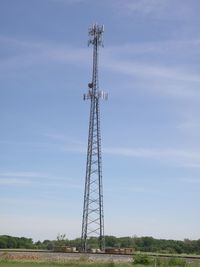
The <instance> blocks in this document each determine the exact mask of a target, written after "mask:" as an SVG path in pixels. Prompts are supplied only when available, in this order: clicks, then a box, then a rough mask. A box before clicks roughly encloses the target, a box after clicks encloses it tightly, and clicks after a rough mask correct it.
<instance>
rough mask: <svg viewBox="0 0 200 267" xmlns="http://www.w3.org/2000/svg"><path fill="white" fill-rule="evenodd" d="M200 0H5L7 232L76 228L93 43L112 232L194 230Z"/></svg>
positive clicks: (1, 74)
mask: <svg viewBox="0 0 200 267" xmlns="http://www.w3.org/2000/svg"><path fill="white" fill-rule="evenodd" d="M199 8H200V3H199V1H198V0H196V1H195V0H190V1H187V0H173V1H172V0H102V1H96V0H93V1H92V0H28V1H27V0H18V1H14V0H1V1H0V47H1V49H0V121H1V131H0V150H1V153H0V214H1V218H0V234H9V235H15V236H27V237H32V238H33V239H34V240H38V239H40V240H43V239H55V238H56V236H57V234H58V233H66V235H67V237H68V238H75V237H79V236H80V234H81V219H82V206H83V188H84V179H85V163H86V149H87V134H88V116H89V103H88V102H84V101H83V97H82V95H83V94H84V93H85V92H87V84H88V82H90V80H91V74H92V72H91V67H92V48H91V47H90V48H88V47H87V40H88V36H87V31H88V27H89V26H90V25H91V24H93V23H95V22H97V23H99V24H104V25H105V34H104V45H105V47H104V48H102V49H101V51H100V65H99V68H100V73H99V76H100V88H101V89H102V90H104V91H107V92H108V94H109V100H108V101H107V102H104V103H102V105H101V117H102V121H101V125H102V151H103V184H104V205H105V210H104V212H105V233H106V234H107V235H116V236H134V235H137V236H144V235H148V236H154V237H157V238H166V239H171V238H173V239H184V238H190V239H198V238H200V228H199V221H200V215H199V203H200V194H199V189H200V142H199V135H200V108H199V106H200V105H199V104H200V76H199V70H200V60H199V54H200V52H199V51H200V49H199V48H200V32H199V28H200V18H199Z"/></svg>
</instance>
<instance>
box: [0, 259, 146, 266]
mask: <svg viewBox="0 0 200 267" xmlns="http://www.w3.org/2000/svg"><path fill="white" fill-rule="evenodd" d="M139 266H141V265H139ZM139 266H137V265H134V267H139ZM0 267H133V266H132V264H126V263H125V264H117V263H116V264H115V263H113V262H110V263H83V262H65V263H59V262H25V261H11V260H4V261H0Z"/></svg>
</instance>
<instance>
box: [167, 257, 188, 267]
mask: <svg viewBox="0 0 200 267" xmlns="http://www.w3.org/2000/svg"><path fill="white" fill-rule="evenodd" d="M168 265H169V266H178V267H185V266H186V261H185V260H184V259H179V258H174V257H172V258H170V259H169V260H168Z"/></svg>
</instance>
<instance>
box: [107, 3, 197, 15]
mask: <svg viewBox="0 0 200 267" xmlns="http://www.w3.org/2000/svg"><path fill="white" fill-rule="evenodd" d="M112 5H113V8H114V9H115V10H117V9H118V11H121V12H120V14H122V15H133V14H134V15H138V16H144V17H148V18H155V19H159V20H171V19H173V20H184V19H188V18H191V19H192V18H193V16H194V15H195V14H197V13H196V10H195V8H194V7H193V6H192V5H190V2H188V1H181V0H174V1H171V0H117V1H116V0H113V2H112Z"/></svg>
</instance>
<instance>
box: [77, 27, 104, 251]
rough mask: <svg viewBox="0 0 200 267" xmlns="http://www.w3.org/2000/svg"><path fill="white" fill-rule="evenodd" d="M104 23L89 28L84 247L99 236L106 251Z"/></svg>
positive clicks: (102, 248)
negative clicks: (90, 66) (90, 63)
mask: <svg viewBox="0 0 200 267" xmlns="http://www.w3.org/2000/svg"><path fill="white" fill-rule="evenodd" d="M103 32H104V26H99V25H97V24H94V25H93V26H92V27H91V28H89V41H88V45H90V44H91V45H93V71H92V82H91V83H89V84H88V93H87V94H84V96H83V98H84V100H87V99H89V100H90V120H89V136H88V149H87V164H86V177H85V192H84V205H83V218H82V235H81V249H82V251H83V252H87V251H88V249H89V246H88V238H90V237H97V238H98V241H99V249H100V250H102V251H104V249H105V239H104V214H103V186H102V157H101V135H100V106H99V102H100V101H99V100H100V98H103V99H107V97H108V96H107V94H106V93H105V92H103V91H100V90H99V83H98V54H99V47H100V46H103V40H102V35H103Z"/></svg>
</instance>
